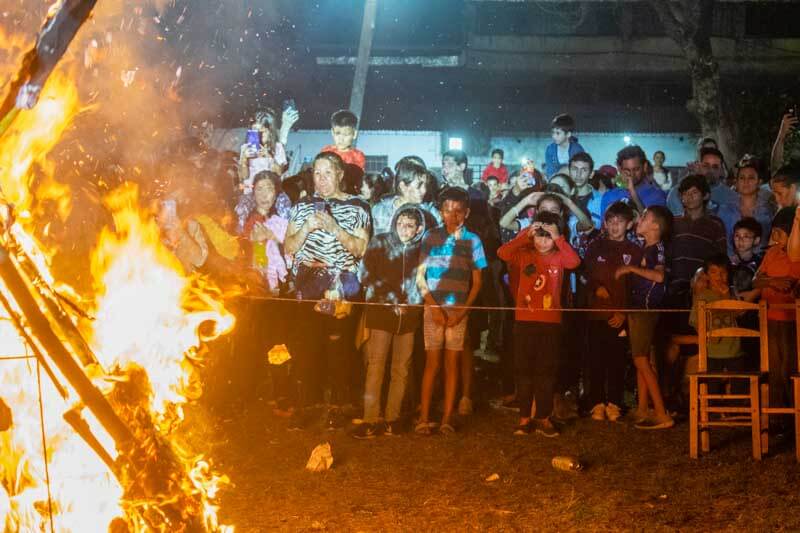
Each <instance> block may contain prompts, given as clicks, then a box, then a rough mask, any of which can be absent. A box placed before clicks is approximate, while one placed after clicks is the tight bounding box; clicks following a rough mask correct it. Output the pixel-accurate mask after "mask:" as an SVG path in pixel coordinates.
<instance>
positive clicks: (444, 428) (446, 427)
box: [439, 424, 456, 435]
mask: <svg viewBox="0 0 800 533" xmlns="http://www.w3.org/2000/svg"><path fill="white" fill-rule="evenodd" d="M455 432H456V428H454V427H453V426H451V425H450V424H442V425H441V426H439V433H441V434H442V435H452V434H453V433H455Z"/></svg>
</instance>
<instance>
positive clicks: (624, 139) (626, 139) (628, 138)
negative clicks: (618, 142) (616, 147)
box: [622, 135, 631, 144]
mask: <svg viewBox="0 0 800 533" xmlns="http://www.w3.org/2000/svg"><path fill="white" fill-rule="evenodd" d="M622 140H623V141H624V142H625V144H630V143H631V136H630V135H626V136H625V137H623V138H622Z"/></svg>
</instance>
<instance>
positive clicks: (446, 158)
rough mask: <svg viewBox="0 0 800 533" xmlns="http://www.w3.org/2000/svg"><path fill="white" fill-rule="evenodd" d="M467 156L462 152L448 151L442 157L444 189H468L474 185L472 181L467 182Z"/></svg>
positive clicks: (442, 186) (441, 184) (442, 185)
mask: <svg viewBox="0 0 800 533" xmlns="http://www.w3.org/2000/svg"><path fill="white" fill-rule="evenodd" d="M466 173H467V154H465V153H464V152H462V151H461V150H448V151H447V152H445V153H444V155H442V181H441V183H440V184H439V185H440V186H441V188H444V187H461V188H462V189H466V188H467V187H469V186H470V185H472V179H469V180H467V177H466Z"/></svg>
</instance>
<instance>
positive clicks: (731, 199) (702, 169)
mask: <svg viewBox="0 0 800 533" xmlns="http://www.w3.org/2000/svg"><path fill="white" fill-rule="evenodd" d="M689 173H690V174H700V175H702V176H705V178H706V181H707V182H708V186H709V188H710V190H711V201H710V203H709V206H708V208H709V210H710V211H711V212H712V213H714V214H717V212H718V211H719V210H720V208H721V207H722V206H726V207H729V206H732V205H736V204H738V202H739V197H738V195H737V194H736V192H734V191H733V189H731V188H730V187H728V185H727V184H726V183H725V158H724V157H723V155H722V152H720V151H719V150H718V149H716V148H712V147H707V148H701V149H700V161H699V163H693V164H691V165H689ZM679 186H680V184H678V185H675V186H674V187H673V188H672V189H671V190H670V191H669V194H668V195H667V207H668V208H669V210H670V211H672V214H673V215H675V216H680V215H682V214H683V203H682V202H681V195H680V192H679V191H678V187H679Z"/></svg>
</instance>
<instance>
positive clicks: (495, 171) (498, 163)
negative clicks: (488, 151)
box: [481, 148, 508, 185]
mask: <svg viewBox="0 0 800 533" xmlns="http://www.w3.org/2000/svg"><path fill="white" fill-rule="evenodd" d="M504 157H505V153H504V152H503V151H502V150H501V149H500V148H495V149H494V150H492V163H491V164H489V165H486V168H484V169H483V174H482V175H481V181H483V182H485V181H486V180H488V179H489V176H495V177H496V178H497V182H498V183H499V184H501V185H505V184H507V183H508V168H507V167H506V166H505V165H504V164H503V158H504Z"/></svg>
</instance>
